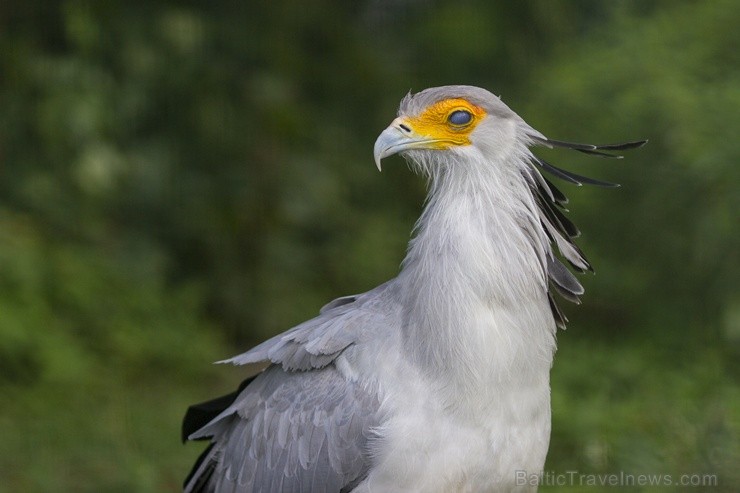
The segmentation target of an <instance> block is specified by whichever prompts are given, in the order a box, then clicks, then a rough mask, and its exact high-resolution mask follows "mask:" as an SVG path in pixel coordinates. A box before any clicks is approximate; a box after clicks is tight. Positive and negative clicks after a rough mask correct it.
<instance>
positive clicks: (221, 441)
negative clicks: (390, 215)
mask: <svg viewBox="0 0 740 493" xmlns="http://www.w3.org/2000/svg"><path fill="white" fill-rule="evenodd" d="M460 100H464V101H465V102H466V103H459V101H460ZM448 103H449V108H448V107H447V106H445V105H446V104H448ZM458 103H459V104H458ZM455 105H457V106H455ZM430 108H431V110H430ZM455 111H457V112H460V111H462V112H463V113H462V114H458V115H457V118H456V119H454V120H453V119H447V120H445V118H448V117H445V115H450V114H452V112H455ZM445 112H447V113H445ZM465 112H467V113H468V114H467V115H466V114H465ZM440 115H442V116H440ZM398 116H399V117H398V118H397V119H396V120H394V122H393V123H392V124H391V126H389V127H388V128H387V129H386V130H385V131H384V132H383V133H382V134H381V136H380V137H379V138H378V141H377V142H376V146H375V159H376V163H377V164H378V167H380V159H382V158H383V157H385V156H388V155H391V154H395V153H399V152H400V153H402V155H403V156H404V157H406V158H407V159H408V160H409V161H410V163H411V165H412V166H413V168H414V169H416V170H418V171H419V172H420V173H422V174H424V175H425V176H427V178H428V179H429V180H430V185H431V186H430V197H429V199H428V201H427V204H426V207H425V210H424V212H423V214H422V216H421V218H420V219H419V222H418V223H417V226H416V229H415V236H414V239H413V240H412V241H411V244H410V245H409V251H408V254H407V256H406V259H405V260H404V262H403V265H402V270H401V272H400V274H399V276H398V277H396V278H395V279H393V280H391V281H389V282H387V283H385V284H383V285H381V286H379V287H377V288H375V289H373V290H371V291H368V292H367V293H364V294H361V295H354V296H347V297H342V298H338V299H337V300H334V301H333V302H331V303H329V304H327V305H325V306H324V307H323V308H322V310H321V312H320V314H319V315H318V316H317V317H316V318H314V319H311V320H309V321H307V322H304V323H302V324H300V325H298V326H296V327H294V328H293V329H291V330H288V331H287V332H285V333H283V334H281V335H278V336H276V337H274V338H272V339H270V340H268V341H266V342H264V343H262V344H260V345H258V346H256V347H255V348H253V349H252V350H250V351H248V352H246V353H244V354H242V355H239V356H236V357H234V358H232V359H230V360H227V361H226V362H228V363H232V364H236V365H250V364H267V365H268V367H267V369H265V370H264V371H263V372H262V373H260V374H259V375H257V376H256V377H255V378H253V379H252V380H249V381H247V382H245V384H244V387H243V388H242V389H240V391H239V392H237V393H236V394H234V395H233V396H231V397H228V398H225V399H217V400H215V401H210V402H208V403H203V404H201V405H196V406H193V407H191V409H190V411H189V412H188V414H187V415H186V418H185V422H184V424H183V433H184V436H185V437H187V438H189V439H192V440H198V439H210V440H211V443H212V445H211V447H210V448H209V449H208V451H207V452H206V453H205V455H204V456H203V457H202V458H201V461H200V462H199V463H197V464H196V466H195V467H194V470H193V472H192V474H191V476H190V477H189V478H188V480H187V481H186V485H185V491H187V492H197V491H204V492H206V491H207V492H217V493H226V492H234V493H236V492H240V493H241V492H257V491H259V492H270V491H280V492H302V491H303V492H338V491H354V492H356V493H360V492H370V491H383V492H390V491H419V492H422V491H423V492H432V491H440V492H443V491H451V490H455V491H471V492H473V491H475V492H477V491H520V490H521V491H524V490H530V489H536V488H532V487H531V486H528V485H524V486H521V485H517V484H515V482H514V473H515V471H519V470H524V471H527V472H529V473H533V474H534V473H537V472H538V471H541V469H542V466H543V464H544V459H545V454H546V451H547V444H548V440H549V429H550V408H549V369H550V366H551V364H552V356H553V353H554V350H555V327H556V325H557V326H560V327H564V326H565V323H566V321H567V319H566V318H565V315H564V314H563V313H562V311H561V310H560V308H559V307H558V306H557V304H556V302H555V300H554V298H553V295H552V293H553V292H558V293H559V294H560V295H562V296H563V297H564V298H565V299H567V300H570V301H574V302H579V296H580V295H582V294H583V291H584V290H583V287H582V286H581V284H580V283H579V282H578V280H577V279H576V278H575V276H574V275H573V274H572V273H571V272H570V271H569V270H568V269H567V268H566V267H565V265H564V264H563V263H562V262H561V261H560V260H559V258H558V257H557V253H556V251H557V252H559V253H560V255H561V256H562V257H563V258H564V259H565V261H567V262H568V263H569V264H570V265H571V266H572V267H573V268H574V269H575V270H577V271H585V270H589V269H591V265H590V264H589V263H588V261H587V260H586V258H585V256H584V255H583V253H582V252H581V250H580V249H579V248H578V247H577V246H576V244H575V243H574V238H575V237H576V236H578V234H579V231H578V229H577V228H576V227H575V225H574V224H573V223H572V222H571V221H570V220H569V219H567V218H566V217H565V215H564V214H563V212H562V211H561V208H562V207H563V206H564V204H565V203H567V199H566V198H565V195H564V194H563V193H562V192H561V191H560V190H558V189H557V188H556V187H555V186H554V185H553V184H552V183H551V182H550V181H548V180H547V179H545V178H544V177H543V176H542V175H541V174H540V170H543V171H547V172H549V173H552V174H554V175H555V176H556V177H558V178H562V179H565V180H566V181H568V182H571V183H574V184H579V185H580V184H582V183H583V184H595V185H602V186H608V185H610V184H607V183H606V182H600V181H598V180H593V179H590V178H586V177H581V176H579V175H575V174H573V173H571V172H568V171H565V170H561V169H559V168H555V167H554V166H552V165H550V164H549V163H545V162H544V161H542V160H539V159H538V158H536V157H535V156H534V155H533V154H531V152H530V150H529V147H530V146H532V145H546V146H551V147H566V148H571V149H575V150H577V151H580V152H585V153H587V154H594V155H600V156H613V155H611V154H608V153H607V152H604V151H614V150H622V149H629V148H633V147H638V146H639V145H642V144H643V143H644V142H632V143H626V144H614V145H606V146H592V145H586V144H572V143H567V142H561V141H550V140H548V139H547V138H546V137H544V136H543V135H542V134H540V133H539V132H537V131H536V130H534V129H532V128H531V127H530V126H529V125H527V124H526V123H525V122H524V120H522V119H521V118H520V117H519V116H518V115H516V114H515V113H514V112H513V111H511V110H510V109H509V108H508V107H507V106H506V105H504V104H503V103H502V102H501V101H500V99H499V98H497V97H495V96H494V95H493V94H491V93H490V92H488V91H486V90H484V89H480V88H476V87H470V86H446V87H441V88H433V89H427V90H425V91H422V92H420V93H418V94H415V95H411V94H409V95H407V96H406V97H405V98H404V99H403V100H402V102H401V105H400V109H399V114H398ZM468 117H470V118H469V120H470V121H469V122H468V121H466V118H468ZM435 118H437V119H438V120H435ZM429 122H432V123H431V124H430V123H429ZM458 122H462V123H459V124H458ZM420 129H425V130H423V131H422V130H420Z"/></svg>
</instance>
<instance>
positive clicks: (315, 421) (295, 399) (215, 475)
mask: <svg viewBox="0 0 740 493" xmlns="http://www.w3.org/2000/svg"><path fill="white" fill-rule="evenodd" d="M378 407H379V402H378V397H377V395H376V394H375V393H373V392H369V391H368V389H367V388H366V386H364V385H362V384H360V383H356V382H351V381H347V380H346V379H345V378H344V376H342V375H341V374H340V373H339V371H338V370H337V369H336V368H334V366H327V367H326V368H323V369H320V370H315V371H309V372H296V373H287V372H285V371H284V370H283V369H282V368H280V367H277V366H272V367H270V368H268V369H267V370H265V371H264V372H263V373H262V374H261V375H259V376H258V377H257V378H256V379H255V380H254V381H253V382H251V383H250V384H249V385H248V386H247V388H246V389H244V391H242V393H241V394H240V395H239V396H238V397H237V399H236V400H235V401H234V403H233V404H232V405H231V406H230V407H229V408H228V409H226V411H224V412H223V413H222V414H221V416H219V417H218V418H216V419H215V420H214V421H212V422H211V424H209V425H207V426H206V427H204V428H203V429H201V430H200V431H199V432H197V433H195V434H194V435H192V436H191V438H193V439H197V438H202V437H209V436H210V437H212V441H213V443H214V446H213V449H212V450H211V452H210V458H209V459H208V460H210V462H211V467H212V471H211V472H210V474H211V476H210V481H209V487H208V489H205V491H214V492H218V493H223V492H240V493H246V492H257V491H260V492H272V491H275V492H327V493H328V492H332V493H335V492H340V491H349V490H350V489H351V488H352V487H354V486H355V485H356V484H357V483H358V482H359V481H361V480H362V479H363V478H364V477H365V476H366V475H367V471H368V468H369V465H370V457H369V451H368V448H367V441H368V437H369V436H370V430H371V428H372V427H373V426H374V425H375V424H377V423H376V420H377V412H378Z"/></svg>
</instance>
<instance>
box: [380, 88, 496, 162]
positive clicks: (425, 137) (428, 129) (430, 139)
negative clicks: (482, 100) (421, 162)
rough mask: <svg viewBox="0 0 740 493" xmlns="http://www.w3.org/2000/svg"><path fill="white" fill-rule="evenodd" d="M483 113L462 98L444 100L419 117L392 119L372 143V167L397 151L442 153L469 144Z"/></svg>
mask: <svg viewBox="0 0 740 493" xmlns="http://www.w3.org/2000/svg"><path fill="white" fill-rule="evenodd" d="M485 116H486V111H485V110H484V109H483V108H480V107H478V106H476V105H474V104H472V103H470V102H469V101H466V100H465V99H457V98H453V99H445V100H444V101H439V102H438V103H435V104H433V105H432V106H430V107H429V108H427V109H426V110H424V111H423V112H422V113H421V114H420V115H417V116H413V117H409V116H401V117H398V118H396V119H395V120H393V122H392V123H391V124H390V126H389V127H388V128H386V129H385V130H383V132H382V133H381V134H380V135H379V136H378V140H376V141H375V147H374V149H373V154H374V156H375V165H376V166H377V167H378V170H380V169H381V166H380V161H381V160H382V159H383V158H385V157H388V156H392V155H393V154H398V153H399V152H404V151H410V150H413V149H432V150H439V151H441V150H445V149H450V148H453V147H456V146H467V145H470V144H471V141H470V134H471V133H472V132H473V130H475V127H477V126H478V124H479V123H480V122H481V121H482V120H483V118H485Z"/></svg>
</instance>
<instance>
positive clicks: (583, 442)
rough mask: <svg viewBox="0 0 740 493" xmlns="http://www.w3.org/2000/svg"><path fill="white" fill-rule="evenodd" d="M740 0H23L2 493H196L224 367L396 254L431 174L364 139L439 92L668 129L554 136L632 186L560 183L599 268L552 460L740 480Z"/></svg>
mask: <svg viewBox="0 0 740 493" xmlns="http://www.w3.org/2000/svg"><path fill="white" fill-rule="evenodd" d="M738 5H739V4H738V3H737V2H733V1H732V0H717V1H713V2H690V1H682V2H678V1H672V2H647V3H646V2H640V1H636V0H635V1H620V2H588V1H585V0H584V1H575V2H573V1H568V2H566V1H549V2H541V1H536V0H528V1H520V2H505V1H498V0H497V1H487V2H483V1H478V2H474V1H464V2H457V3H454V4H453V3H443V2H340V1H331V0H319V1H317V2H306V3H304V4H301V6H300V8H296V4H295V2H291V1H287V0H276V1H272V2H249V3H244V4H235V3H229V2H215V3H209V4H208V5H206V4H197V3H192V2H181V3H180V4H178V5H177V6H176V5H175V4H170V3H152V4H148V5H146V6H144V5H138V6H137V5H133V6H132V5H130V4H127V3H124V2H116V1H106V2H94V3H90V2H81V1H67V2H57V3H54V2H52V3H49V2H44V3H42V2H38V1H32V2H17V1H9V2H5V3H4V4H3V5H2V6H0V312H1V313H2V317H0V390H1V391H2V392H3V395H4V396H5V399H4V402H3V404H2V406H0V436H2V437H3V441H2V442H0V471H1V472H2V478H3V480H2V482H0V483H1V484H0V491H3V490H4V489H5V488H7V490H8V491H45V492H46V491H80V490H81V491H163V490H165V491H177V489H178V485H179V484H180V482H181V480H182V478H183V475H184V474H185V473H186V471H187V468H188V466H189V463H190V462H191V461H192V460H193V459H194V457H195V456H196V455H197V453H198V450H197V447H195V446H192V445H191V446H190V447H187V448H185V447H182V446H181V445H180V444H179V442H178V428H179V419H180V417H181V415H182V413H183V411H184V409H185V407H186V405H187V404H189V403H191V402H194V401H197V400H201V399H205V398H208V397H211V396H213V395H215V394H216V393H218V392H220V391H228V390H230V389H231V387H232V386H233V385H235V384H236V383H237V382H238V381H239V379H240V377H241V376H242V372H241V371H227V370H226V369H224V368H214V367H211V366H209V362H211V361H214V360H218V359H221V358H223V357H225V356H228V355H230V354H233V353H236V352H239V351H242V350H244V349H246V348H247V347H248V346H249V345H251V344H253V343H254V342H256V341H258V340H261V339H263V338H265V337H268V336H269V335H271V334H274V333H277V332H280V331H282V330H285V329H287V328H289V327H291V326H292V325H294V324H295V323H297V322H299V321H301V320H304V319H305V318H307V317H310V316H312V315H313V314H314V313H316V311H317V309H318V308H319V307H320V306H321V305H322V304H323V303H325V302H326V301H328V300H329V299H331V298H332V297H335V296H339V295H343V294H349V293H354V292H360V291H363V290H366V289H369V288H371V287H374V286H375V285H377V284H378V283H380V282H382V281H384V280H386V279H388V278H389V277H391V276H393V275H394V274H395V273H396V272H397V269H398V264H399V262H400V260H401V259H402V256H403V252H404V249H405V244H406V241H407V239H408V235H409V231H410V230H411V227H412V225H413V222H414V220H415V219H416V217H417V215H418V212H419V210H420V206H421V202H422V200H423V197H424V193H425V189H424V184H423V183H421V182H420V180H419V179H418V177H415V176H413V175H411V174H410V173H408V171H407V170H406V169H405V168H404V167H403V165H402V164H401V161H400V160H396V161H390V162H389V163H388V164H387V165H386V166H385V169H384V171H383V173H382V174H378V173H377V172H376V171H375V168H374V166H373V162H372V157H371V146H372V142H373V141H374V139H375V137H376V135H377V133H378V131H379V130H381V129H382V128H384V127H385V125H387V123H388V122H389V121H390V119H391V118H392V116H393V114H394V111H395V107H396V105H397V103H398V100H399V99H400V97H401V96H402V95H403V94H404V93H405V92H406V91H408V90H409V89H413V90H418V89H421V88H424V87H428V86H432V85H439V84H447V83H472V84H477V85H481V86H484V87H488V88H490V89H492V90H493V91H494V92H496V93H497V94H501V95H502V96H503V97H504V100H505V101H506V102H507V103H509V104H510V105H511V106H512V108H513V109H515V110H516V111H517V112H519V113H520V114H521V115H522V116H523V117H524V118H525V119H527V121H529V122H530V123H532V124H533V125H534V126H535V127H536V128H538V129H539V130H541V131H543V132H544V133H545V134H547V135H549V136H552V137H554V138H562V139H571V140H580V141H585V142H597V143H598V142H605V141H610V140H613V141H619V140H628V139H639V138H649V139H650V144H649V145H648V146H647V147H646V148H644V149H642V150H640V151H635V152H633V153H630V154H629V156H627V158H626V159H625V160H624V161H622V162H616V163H615V162H607V161H599V160H594V159H593V158H580V157H579V156H574V155H572V154H568V153H567V151H563V150H559V151H543V156H545V157H547V158H548V159H551V160H552V161H553V162H554V163H556V164H557V163H562V164H565V165H570V164H572V169H574V170H575V171H577V172H582V173H584V174H587V175H601V176H603V177H605V178H606V179H612V180H614V181H618V182H621V183H622V184H623V188H622V189H620V190H616V191H612V190H606V191H605V190H597V189H592V190H587V189H569V188H568V185H563V186H562V187H561V188H562V189H563V190H564V191H565V192H567V193H568V195H569V196H570V197H571V208H572V210H573V212H572V214H571V216H572V217H573V218H574V219H575V221H576V223H578V224H579V225H580V226H581V229H582V230H583V231H584V237H583V238H582V245H583V247H584V249H585V250H586V252H587V253H588V254H589V257H590V259H591V260H592V262H593V264H594V265H595V266H596V269H597V272H598V275H597V276H594V277H589V278H586V280H585V282H586V284H587V286H586V287H587V290H588V291H589V293H588V295H587V296H586V298H585V303H584V305H583V306H582V307H579V308H577V309H576V308H573V307H567V308H566V309H567V312H568V314H569V316H570V317H571V319H572V324H571V328H570V330H569V331H568V332H566V333H564V334H561V335H560V346H561V349H560V353H559V355H558V358H557V359H556V364H555V368H554V370H553V436H552V441H551V452H550V455H549V459H548V464H547V469H548V470H550V471H566V470H573V469H578V470H579V471H581V472H585V473H592V472H593V473H600V472H617V471H620V470H623V471H626V472H629V473H635V474H637V473H641V472H647V473H671V474H680V473H687V472H688V473H715V474H718V475H719V481H720V488H719V489H721V490H726V491H732V490H734V489H737V488H740V478H739V477H738V475H737V472H736V471H735V464H737V463H738V459H740V451H739V450H738V443H740V440H739V438H740V416H738V409H740V395H738V386H737V383H738V377H739V372H738V369H739V368H738V364H737V361H740V358H739V356H740V294H739V293H738V291H737V284H738V283H737V281H738V271H739V270H740V266H738V256H737V251H738V250H740V248H739V247H740V232H739V231H738V227H737V210H738V209H740V203H739V202H740V195H738V193H737V191H736V188H737V187H736V184H737V183H738V178H740V177H739V176H738V173H739V172H738V166H737V163H738V161H739V160H740V144H738V142H740V141H739V140H738V139H737V137H736V135H737V134H738V132H739V131H740V119H739V118H740V117H738V115H739V113H738V111H737V108H738V107H739V105H740V60H739V59H738V54H737V46H738V45H740V39H738V30H737V28H736V26H737V24H738V19H740V8H739V6H738ZM597 489H598V488H597ZM597 489H596V490H597ZM594 490H595V489H594V488H586V489H585V490H584V491H594Z"/></svg>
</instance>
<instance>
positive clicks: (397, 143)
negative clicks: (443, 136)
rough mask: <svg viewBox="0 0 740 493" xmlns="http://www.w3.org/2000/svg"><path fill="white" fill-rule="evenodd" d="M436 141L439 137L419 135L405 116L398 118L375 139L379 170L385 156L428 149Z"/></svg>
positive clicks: (376, 160)
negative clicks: (411, 150) (410, 150)
mask: <svg viewBox="0 0 740 493" xmlns="http://www.w3.org/2000/svg"><path fill="white" fill-rule="evenodd" d="M435 142H438V139H432V138H429V137H426V136H423V135H419V134H417V133H416V132H414V131H413V130H412V128H411V126H410V125H409V124H408V123H407V122H406V121H405V120H404V119H403V118H396V119H395V120H393V122H392V123H391V124H390V125H389V126H388V128H386V129H385V130H383V132H382V133H381V134H380V135H379V136H378V140H376V141H375V147H374V148H373V154H374V156H375V165H376V166H377V167H378V171H381V167H380V161H381V160H382V159H383V158H384V157H388V156H392V155H394V154H398V153H399V152H403V151H407V150H409V149H428V148H429V147H430V144H433V143H435Z"/></svg>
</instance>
